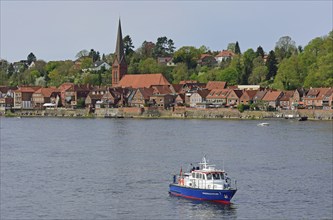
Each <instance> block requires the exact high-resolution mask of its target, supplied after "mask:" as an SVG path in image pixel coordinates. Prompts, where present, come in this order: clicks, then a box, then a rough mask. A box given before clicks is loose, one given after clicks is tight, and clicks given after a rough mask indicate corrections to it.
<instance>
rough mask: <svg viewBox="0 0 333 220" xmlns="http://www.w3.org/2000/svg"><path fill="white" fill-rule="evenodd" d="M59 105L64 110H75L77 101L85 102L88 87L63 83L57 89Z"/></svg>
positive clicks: (88, 90)
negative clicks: (59, 98) (59, 99)
mask: <svg viewBox="0 0 333 220" xmlns="http://www.w3.org/2000/svg"><path fill="white" fill-rule="evenodd" d="M58 89H59V91H60V97H61V103H62V105H63V106H64V107H65V108H75V107H76V106H77V104H78V101H79V100H85V99H86V97H87V96H88V94H89V92H90V89H91V88H90V87H89V86H88V85H87V86H83V85H75V84H74V83H63V84H62V85H60V86H59V87H58Z"/></svg>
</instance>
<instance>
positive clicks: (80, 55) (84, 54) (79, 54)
mask: <svg viewBox="0 0 333 220" xmlns="http://www.w3.org/2000/svg"><path fill="white" fill-rule="evenodd" d="M87 56H89V52H88V50H86V49H84V50H81V51H79V52H78V53H77V54H76V56H75V57H76V58H78V59H80V58H81V57H87Z"/></svg>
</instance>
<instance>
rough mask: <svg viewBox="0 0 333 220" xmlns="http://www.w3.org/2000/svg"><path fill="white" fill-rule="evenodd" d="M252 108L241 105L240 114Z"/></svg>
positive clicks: (239, 107) (239, 106) (238, 106)
mask: <svg viewBox="0 0 333 220" xmlns="http://www.w3.org/2000/svg"><path fill="white" fill-rule="evenodd" d="M249 108H250V107H249V106H248V105H244V104H239V105H237V109H238V111H239V112H240V113H242V112H244V111H245V110H248V109H249Z"/></svg>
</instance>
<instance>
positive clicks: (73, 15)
mask: <svg viewBox="0 0 333 220" xmlns="http://www.w3.org/2000/svg"><path fill="white" fill-rule="evenodd" d="M0 7H1V8H0V10H1V14H0V15H1V22H0V24H1V34H0V58H1V59H5V60H8V61H9V62H14V61H19V60H23V59H26V58H27V56H28V54H29V53H30V52H33V53H34V54H35V56H36V57H37V59H42V60H45V61H51V60H67V59H70V60H75V56H76V54H77V53H78V52H79V51H81V50H83V49H86V50H88V51H89V50H90V49H94V50H96V51H99V52H100V54H103V53H105V54H110V53H114V51H115V46H116V37H117V29H118V20H119V18H120V19H121V25H122V32H123V33H122V34H123V37H124V36H126V35H129V36H130V37H131V38H132V41H133V44H134V46H135V48H134V49H137V48H139V47H140V46H141V45H142V43H143V42H144V41H145V40H146V41H152V42H156V40H157V38H158V37H163V36H166V37H167V38H168V39H172V40H173V41H174V43H175V46H176V50H177V49H179V48H180V47H182V46H195V47H200V46H202V45H204V46H206V47H208V48H209V49H210V50H214V51H216V50H223V49H226V48H227V46H228V44H229V43H235V42H236V41H238V43H239V46H240V49H241V51H242V52H244V51H246V50H247V49H250V48H252V49H254V50H256V49H257V47H258V46H261V47H263V49H264V51H265V52H266V53H268V52H269V51H270V50H273V49H274V47H275V45H276V42H278V40H279V39H280V38H281V37H283V36H290V37H291V39H292V40H294V41H295V42H296V45H297V46H298V45H301V46H303V47H304V46H306V45H307V44H308V43H309V42H310V41H311V40H312V39H314V38H316V37H322V36H325V35H327V34H328V33H329V32H330V31H331V30H332V29H333V15H332V13H333V12H332V11H333V0H325V1H320V0H319V1H311V0H306V1H301V0H297V1H287V0H280V1H263V0H262V1H249V0H247V1H237V0H236V1H235V0H234V1H175V0H173V1H138V0H132V1H108V0H99V1H93V0H91V1H89V0H85V1H80V0H72V1H64V0H63V1H41V0H36V1H28V0H25V1H24V0H21V1H18V0H15V1H10V0H0Z"/></svg>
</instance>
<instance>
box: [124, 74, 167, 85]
mask: <svg viewBox="0 0 333 220" xmlns="http://www.w3.org/2000/svg"><path fill="white" fill-rule="evenodd" d="M153 85H170V83H169V82H168V80H167V79H166V78H165V77H164V76H163V75H162V73H155V74H132V75H130V74H126V75H125V76H124V77H123V78H122V79H121V80H120V82H119V83H118V86H119V87H132V88H144V87H145V88H149V87H151V86H153Z"/></svg>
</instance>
